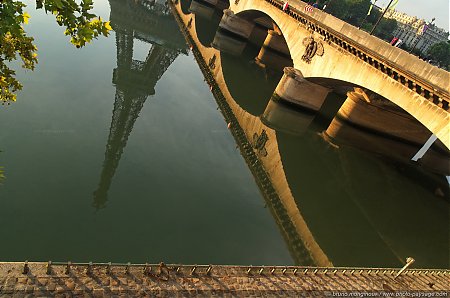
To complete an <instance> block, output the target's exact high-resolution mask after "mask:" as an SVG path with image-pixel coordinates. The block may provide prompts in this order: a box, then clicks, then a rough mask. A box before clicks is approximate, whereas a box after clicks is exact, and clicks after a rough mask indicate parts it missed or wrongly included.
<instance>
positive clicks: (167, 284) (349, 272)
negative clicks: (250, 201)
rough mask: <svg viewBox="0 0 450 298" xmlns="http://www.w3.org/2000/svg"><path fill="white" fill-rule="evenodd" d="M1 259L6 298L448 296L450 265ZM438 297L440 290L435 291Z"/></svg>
mask: <svg viewBox="0 0 450 298" xmlns="http://www.w3.org/2000/svg"><path fill="white" fill-rule="evenodd" d="M399 271H400V269H383V268H372V269H371V268H316V267H293V266H289V267H279V266H276V267H273V266H250V267H244V266H214V265H202V266H197V265H189V266H188V265H165V264H163V263H161V264H153V265H150V264H111V263H106V264H92V263H84V264H72V263H70V262H69V263H51V262H49V263H42V262H40V263H34V262H27V263H10V262H4V263H0V297H54V296H57V297H81V296H83V297H86V296H88V297H92V296H95V297H111V296H122V297H129V296H158V297H222V296H227V297H236V296H241V297H243V296H246V297H247V296H251V297H298V296H306V297H309V296H315V297H327V296H328V297H333V296H355V295H359V296H358V297H363V296H361V295H366V296H364V297H368V296H371V297H385V296H386V295H393V296H396V297H432V296H433V297H437V296H439V297H448V296H449V295H450V288H449V281H450V270H422V269H408V270H405V271H403V272H402V274H401V275H399V276H398V277H396V275H397V273H399ZM431 295H432V296H431Z"/></svg>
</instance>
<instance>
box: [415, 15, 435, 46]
mask: <svg viewBox="0 0 450 298" xmlns="http://www.w3.org/2000/svg"><path fill="white" fill-rule="evenodd" d="M434 20H436V18H432V19H431V22H429V23H428V24H427V23H426V22H425V24H423V29H422V34H420V35H419V37H417V39H416V42H415V43H414V45H413V46H412V48H411V50H410V51H409V52H410V53H412V51H414V49H415V48H416V46H417V44H418V43H419V41H420V40H421V39H422V36H424V35H425V32H427V30H428V27H429V26H431V24H433V22H434Z"/></svg>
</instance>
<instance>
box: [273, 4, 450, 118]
mask: <svg viewBox="0 0 450 298" xmlns="http://www.w3.org/2000/svg"><path fill="white" fill-rule="evenodd" d="M264 1H266V2H267V3H269V4H271V5H272V6H274V7H276V8H278V9H279V10H283V8H282V7H283V4H284V2H283V1H280V0H264ZM295 5H298V6H299V7H301V8H303V7H304V6H305V5H306V4H304V3H301V2H299V3H296V4H295ZM286 13H287V14H288V15H289V16H291V17H292V18H294V19H296V20H297V21H299V22H300V23H302V24H303V25H304V26H305V27H306V28H308V29H309V30H311V31H314V32H317V33H319V34H320V35H322V36H323V37H324V41H327V42H328V43H329V44H331V43H333V44H335V45H336V46H338V47H340V48H341V49H343V50H345V51H346V52H348V53H350V54H352V55H354V56H356V57H358V58H359V59H361V60H363V61H364V62H366V63H368V64H369V65H371V66H372V67H374V68H376V69H378V70H379V71H381V72H382V73H384V74H386V75H388V76H389V77H391V78H392V79H394V80H396V81H398V82H400V83H401V84H403V85H405V86H406V87H408V88H409V89H411V90H413V91H415V92H416V93H418V94H419V95H421V96H423V97H424V98H426V99H428V100H430V101H432V102H433V103H434V104H436V105H437V106H439V107H441V108H442V109H444V110H446V111H448V109H449V102H450V98H449V92H448V90H447V89H445V88H442V87H440V86H436V85H434V84H432V83H431V82H429V81H427V80H424V79H423V78H421V77H420V76H418V75H416V74H415V73H413V72H411V71H408V70H407V69H404V68H403V67H402V66H400V65H396V64H395V63H393V62H392V61H389V60H388V59H385V58H384V57H383V56H382V55H380V54H379V53H377V52H376V51H375V50H373V49H370V48H368V47H366V46H364V45H362V44H358V43H356V42H355V41H353V40H352V39H351V38H349V37H348V36H346V35H344V34H343V33H341V32H339V31H337V30H335V29H333V28H331V27H329V26H327V25H325V24H320V25H319V24H318V22H317V20H316V19H314V18H313V17H312V16H309V15H308V14H306V13H304V12H302V11H300V10H299V9H297V8H296V7H295V6H292V5H291V6H290V9H289V11H288V12H286ZM316 13H323V14H325V13H324V12H321V11H316ZM337 20H338V19H337ZM341 22H344V21H341ZM349 26H351V25H349ZM354 30H359V29H357V28H354ZM359 31H360V30H359ZM364 33H365V32H364ZM366 35H367V38H373V39H378V38H376V37H373V36H371V35H369V34H367V33H366ZM379 41H380V40H379ZM383 42H384V41H383ZM384 43H385V42H384ZM386 44H387V43H386ZM395 50H397V51H403V50H401V49H398V48H395ZM404 54H407V53H406V52H405V53H404ZM407 55H410V54H407ZM410 56H411V57H412V58H413V59H415V60H416V62H417V63H425V62H422V61H421V60H420V59H419V58H417V57H415V56H412V55H410ZM433 68H436V67H434V66H433ZM436 69H437V68H436ZM437 70H438V71H440V70H439V69H437ZM447 80H448V76H447ZM445 84H448V82H447V83H446V82H443V84H442V85H444V86H445Z"/></svg>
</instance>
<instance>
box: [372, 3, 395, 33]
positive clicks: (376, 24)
mask: <svg viewBox="0 0 450 298" xmlns="http://www.w3.org/2000/svg"><path fill="white" fill-rule="evenodd" d="M392 1H394V0H391V1H389V4H388V5H387V7H386V9H385V10H384V11H383V13H382V14H381V16H380V17H379V18H378V20H377V22H376V23H375V26H373V28H372V30H371V31H370V35H372V34H373V32H374V31H375V28H377V26H378V23H379V22H380V21H381V19H382V18H383V16H384V14H385V13H386V11H388V9H389V7H390V6H391V4H392Z"/></svg>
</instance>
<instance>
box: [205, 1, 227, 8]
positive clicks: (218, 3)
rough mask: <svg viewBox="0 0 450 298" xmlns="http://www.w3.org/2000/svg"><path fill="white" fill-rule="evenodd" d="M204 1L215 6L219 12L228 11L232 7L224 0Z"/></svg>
mask: <svg viewBox="0 0 450 298" xmlns="http://www.w3.org/2000/svg"><path fill="white" fill-rule="evenodd" d="M202 1H204V2H206V3H208V4H211V5H212V6H214V7H215V8H217V9H219V10H224V9H227V8H228V7H229V6H230V4H229V3H228V2H227V1H223V0H202Z"/></svg>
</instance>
